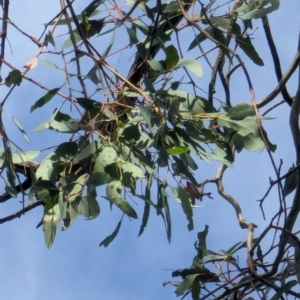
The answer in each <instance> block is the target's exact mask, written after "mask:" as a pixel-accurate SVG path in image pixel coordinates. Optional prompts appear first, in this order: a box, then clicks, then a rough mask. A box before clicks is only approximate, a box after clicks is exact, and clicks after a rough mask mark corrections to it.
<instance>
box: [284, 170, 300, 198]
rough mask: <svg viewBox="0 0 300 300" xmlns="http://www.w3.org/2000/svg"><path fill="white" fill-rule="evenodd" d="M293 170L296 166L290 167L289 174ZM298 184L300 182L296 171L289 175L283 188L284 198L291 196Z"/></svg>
mask: <svg viewBox="0 0 300 300" xmlns="http://www.w3.org/2000/svg"><path fill="white" fill-rule="evenodd" d="M293 169H295V166H292V167H290V168H289V171H288V172H290V171H291V170H293ZM297 182H298V175H297V170H294V172H292V173H291V174H289V175H288V176H287V177H286V179H285V181H284V186H283V193H284V196H287V195H289V194H290V193H292V192H293V191H294V190H295V189H296V187H297Z"/></svg>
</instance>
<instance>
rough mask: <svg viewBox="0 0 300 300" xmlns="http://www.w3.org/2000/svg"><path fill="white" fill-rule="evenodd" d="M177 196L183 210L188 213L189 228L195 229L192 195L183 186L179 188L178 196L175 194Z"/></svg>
mask: <svg viewBox="0 0 300 300" xmlns="http://www.w3.org/2000/svg"><path fill="white" fill-rule="evenodd" d="M174 196H175V198H178V199H179V200H180V203H181V206H182V209H183V212H184V213H185V215H186V218H187V220H188V230H193V229H194V222H193V210H192V204H191V202H192V199H191V195H190V194H189V193H187V192H186V191H185V190H184V189H183V188H182V187H181V186H179V187H178V189H177V196H176V195H174Z"/></svg>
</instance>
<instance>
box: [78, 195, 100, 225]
mask: <svg viewBox="0 0 300 300" xmlns="http://www.w3.org/2000/svg"><path fill="white" fill-rule="evenodd" d="M78 212H79V213H80V214H82V215H83V216H85V217H86V218H87V219H94V218H96V217H98V216H99V214H100V206H99V203H98V201H97V199H96V198H95V197H93V196H92V195H87V196H84V197H82V199H81V201H80V202H79V209H78Z"/></svg>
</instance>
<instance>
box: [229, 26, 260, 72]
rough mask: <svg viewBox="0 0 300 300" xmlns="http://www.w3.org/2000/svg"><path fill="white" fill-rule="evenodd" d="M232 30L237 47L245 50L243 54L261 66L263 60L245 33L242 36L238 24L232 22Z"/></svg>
mask: <svg viewBox="0 0 300 300" xmlns="http://www.w3.org/2000/svg"><path fill="white" fill-rule="evenodd" d="M232 32H233V33H234V34H235V37H236V42H237V44H238V45H239V47H240V48H241V49H242V50H243V51H244V52H245V54H246V55H247V56H248V57H249V58H250V59H251V60H252V61H253V62H254V63H255V64H257V65H258V66H263V65H264V62H263V60H262V59H261V58H260V57H259V54H258V53H257V52H256V50H255V48H254V47H253V45H252V43H251V39H250V38H249V36H248V35H247V36H246V37H243V36H242V33H241V28H240V26H239V25H238V24H234V25H233V28H232Z"/></svg>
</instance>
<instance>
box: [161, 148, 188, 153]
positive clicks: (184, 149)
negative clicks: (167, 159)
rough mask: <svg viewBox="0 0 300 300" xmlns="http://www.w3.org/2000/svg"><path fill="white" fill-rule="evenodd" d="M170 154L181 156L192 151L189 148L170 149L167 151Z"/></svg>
mask: <svg viewBox="0 0 300 300" xmlns="http://www.w3.org/2000/svg"><path fill="white" fill-rule="evenodd" d="M166 150H167V153H168V154H171V155H179V154H182V153H185V152H188V151H190V149H189V148H188V147H172V148H169V149H166Z"/></svg>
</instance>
